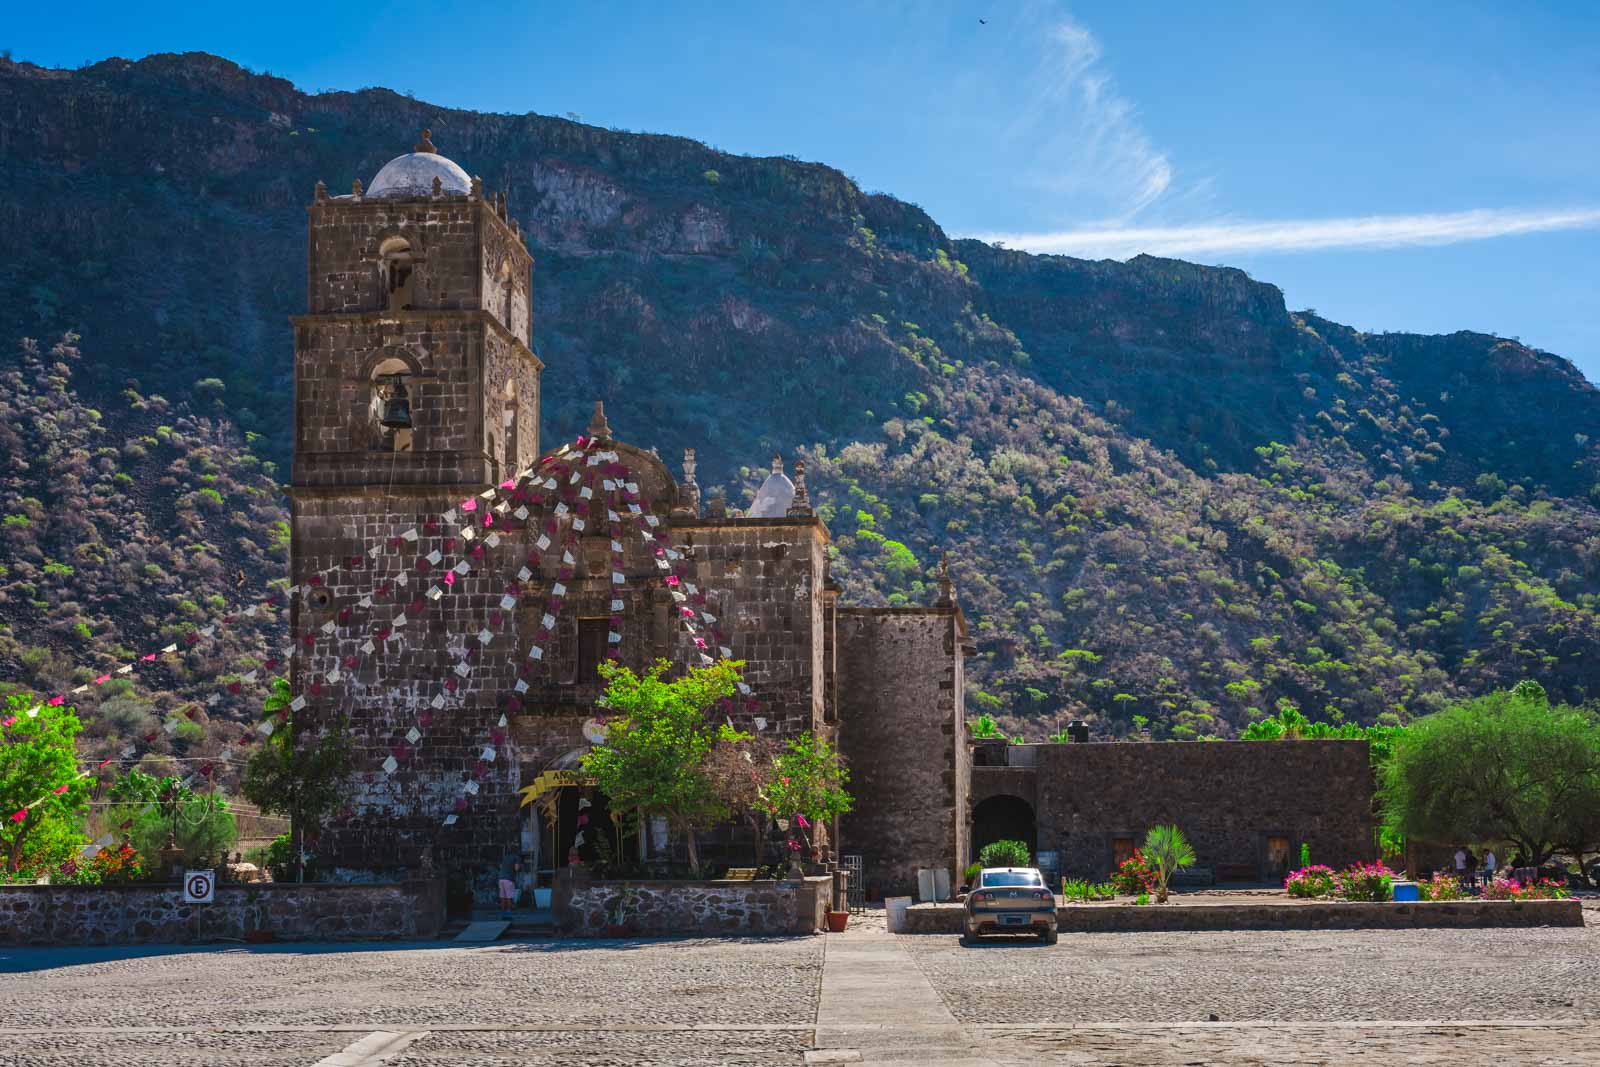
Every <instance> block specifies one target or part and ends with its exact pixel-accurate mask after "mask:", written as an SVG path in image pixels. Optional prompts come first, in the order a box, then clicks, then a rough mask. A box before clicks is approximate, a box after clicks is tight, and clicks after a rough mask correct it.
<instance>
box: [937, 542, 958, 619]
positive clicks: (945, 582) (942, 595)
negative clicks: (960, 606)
mask: <svg viewBox="0 0 1600 1067" xmlns="http://www.w3.org/2000/svg"><path fill="white" fill-rule="evenodd" d="M955 589H956V583H955V582H953V581H951V579H950V553H948V552H941V553H939V603H940V604H942V605H945V606H949V605H951V604H954V603H955V602H956V594H955Z"/></svg>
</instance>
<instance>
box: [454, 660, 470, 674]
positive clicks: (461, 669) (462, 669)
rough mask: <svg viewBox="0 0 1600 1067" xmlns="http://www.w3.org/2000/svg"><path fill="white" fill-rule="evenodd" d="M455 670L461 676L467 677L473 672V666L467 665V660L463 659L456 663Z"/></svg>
mask: <svg viewBox="0 0 1600 1067" xmlns="http://www.w3.org/2000/svg"><path fill="white" fill-rule="evenodd" d="M455 672H456V673H457V674H459V675H460V676H461V677H463V678H465V677H466V676H467V675H469V674H471V673H472V668H471V667H469V666H467V661H466V660H462V661H461V662H460V663H457V664H456V665H455Z"/></svg>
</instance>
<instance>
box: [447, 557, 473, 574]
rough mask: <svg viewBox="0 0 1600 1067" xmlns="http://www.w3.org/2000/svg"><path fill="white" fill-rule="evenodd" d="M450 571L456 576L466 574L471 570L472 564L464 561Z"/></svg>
mask: <svg viewBox="0 0 1600 1067" xmlns="http://www.w3.org/2000/svg"><path fill="white" fill-rule="evenodd" d="M450 569H451V570H453V571H455V572H456V573H457V574H467V573H469V572H470V571H471V570H472V564H470V563H468V562H467V561H466V560H462V561H461V562H460V563H457V564H456V565H455V566H454V567H451V568H450Z"/></svg>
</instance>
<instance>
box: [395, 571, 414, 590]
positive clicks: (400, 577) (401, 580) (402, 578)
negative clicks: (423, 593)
mask: <svg viewBox="0 0 1600 1067" xmlns="http://www.w3.org/2000/svg"><path fill="white" fill-rule="evenodd" d="M394 584H395V585H398V586H399V587H400V588H401V589H404V588H405V587H406V586H408V585H410V584H411V577H410V575H408V574H406V572H405V571H401V572H400V573H399V574H397V575H395V576H394Z"/></svg>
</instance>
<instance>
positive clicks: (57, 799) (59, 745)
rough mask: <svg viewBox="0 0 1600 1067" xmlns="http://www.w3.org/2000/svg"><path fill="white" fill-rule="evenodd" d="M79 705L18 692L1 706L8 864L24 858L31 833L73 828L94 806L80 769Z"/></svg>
mask: <svg viewBox="0 0 1600 1067" xmlns="http://www.w3.org/2000/svg"><path fill="white" fill-rule="evenodd" d="M81 729H82V724H80V723H79V722H78V714H77V711H76V710H75V709H73V708H70V707H66V706H65V705H61V706H56V707H51V706H50V705H48V704H45V705H38V704H35V703H34V702H33V701H32V700H31V699H29V698H28V697H27V696H26V695H24V694H20V693H19V694H13V695H12V696H9V697H7V698H6V700H5V704H4V710H3V711H0V847H3V848H4V849H5V869H6V870H7V871H11V872H14V871H16V870H18V869H19V868H20V867H21V865H22V861H23V857H24V854H25V849H26V847H27V845H28V841H29V839H30V838H32V837H34V835H36V834H37V835H39V836H40V837H41V838H43V837H45V836H47V835H51V836H54V837H59V836H60V831H61V824H66V825H67V826H69V827H72V828H73V829H76V827H77V826H78V820H79V818H80V817H81V816H82V814H83V812H84V810H85V809H86V808H87V807H88V806H89V784H90V780H89V779H88V778H86V777H81V776H80V775H79V774H78V746H77V741H76V738H77V735H78V731H79V730H81Z"/></svg>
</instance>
